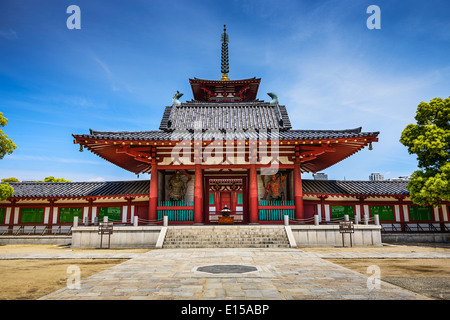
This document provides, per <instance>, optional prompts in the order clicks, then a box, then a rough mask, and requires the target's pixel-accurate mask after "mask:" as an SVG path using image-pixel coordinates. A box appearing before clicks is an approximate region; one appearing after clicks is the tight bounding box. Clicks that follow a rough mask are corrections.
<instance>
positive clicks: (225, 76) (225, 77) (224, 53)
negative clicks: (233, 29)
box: [220, 24, 230, 81]
mask: <svg viewBox="0 0 450 320" xmlns="http://www.w3.org/2000/svg"><path fill="white" fill-rule="evenodd" d="M221 42H222V56H221V63H220V67H221V72H222V79H220V80H221V81H229V80H230V79H228V72H229V71H230V67H229V62H228V34H227V25H225V24H224V25H223V33H222V37H221Z"/></svg>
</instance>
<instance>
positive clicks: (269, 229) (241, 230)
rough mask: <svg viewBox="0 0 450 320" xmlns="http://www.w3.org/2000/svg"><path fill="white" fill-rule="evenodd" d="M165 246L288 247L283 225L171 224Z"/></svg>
mask: <svg viewBox="0 0 450 320" xmlns="http://www.w3.org/2000/svg"><path fill="white" fill-rule="evenodd" d="M162 247H163V248H289V247H290V246H289V240H288V237H287V235H286V231H285V228H284V226H273V225H270V226H266V225H263V226H261V225H252V226H172V227H167V233H166V236H165V239H164V242H163V246H162Z"/></svg>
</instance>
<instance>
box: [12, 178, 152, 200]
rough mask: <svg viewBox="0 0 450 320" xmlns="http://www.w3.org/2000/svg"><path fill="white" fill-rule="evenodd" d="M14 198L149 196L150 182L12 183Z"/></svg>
mask: <svg viewBox="0 0 450 320" xmlns="http://www.w3.org/2000/svg"><path fill="white" fill-rule="evenodd" d="M10 185H11V186H12V187H13V188H14V195H13V197H19V198H21V197H25V198H34V197H88V196H126V195H142V194H148V192H149V190H150V182H149V181H148V180H137V181H108V182H105V181H103V182H22V183H10Z"/></svg>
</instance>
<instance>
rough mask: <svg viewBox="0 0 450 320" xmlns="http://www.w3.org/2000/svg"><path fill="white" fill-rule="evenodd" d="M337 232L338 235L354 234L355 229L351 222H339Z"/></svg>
mask: <svg viewBox="0 0 450 320" xmlns="http://www.w3.org/2000/svg"><path fill="white" fill-rule="evenodd" d="M339 232H340V233H354V232H355V227H354V226H353V222H352V221H341V222H339Z"/></svg>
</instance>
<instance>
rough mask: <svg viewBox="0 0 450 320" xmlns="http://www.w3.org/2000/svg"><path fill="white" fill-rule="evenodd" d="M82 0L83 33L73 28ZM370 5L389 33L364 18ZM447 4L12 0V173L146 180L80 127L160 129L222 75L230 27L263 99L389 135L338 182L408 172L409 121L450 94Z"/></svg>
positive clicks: (0, 24) (4, 45) (6, 39)
mask: <svg viewBox="0 0 450 320" xmlns="http://www.w3.org/2000/svg"><path fill="white" fill-rule="evenodd" d="M72 4H75V5H78V6H79V7H80V9H81V29H80V30H69V29H68V28H67V27H66V20H67V18H68V17H69V16H70V15H69V14H67V13H66V9H67V7H68V6H69V5H72ZM372 4H375V5H378V6H379V7H380V9H381V29H379V30H369V29H368V28H367V26H366V20H367V19H368V18H369V16H370V14H367V13H366V9H367V7H368V6H369V5H372ZM449 12H450V2H448V1H447V0H440V1H439V0H428V1H425V0H421V1H400V0H398V1H395V0H389V1H384V0H383V1H381V0H371V1H364V0H361V1H348V0H340V1H300V0H296V1H294V0H292V1H289V0H286V1H283V0H277V1H270V0H255V1H251V0H240V1H206V0H205V1H195V0H189V1H187V0H185V1H170V0H169V1H167V0H166V1H144V0H141V1H136V0H134V1H133V0H131V1H111V0H108V1H106V0H96V1H93V0H89V1H85V0H71V1H64V0H53V1H46V0H40V1H24V0H1V1H0V112H3V113H4V116H5V117H6V118H8V119H9V122H8V125H7V126H6V127H4V128H3V130H4V131H5V132H6V133H7V134H8V135H9V137H10V138H12V139H13V141H14V142H15V143H16V144H17V146H18V147H17V149H16V150H15V151H14V153H13V154H12V155H9V156H6V157H5V158H4V159H2V160H0V177H1V178H4V177H17V178H18V179H20V180H41V179H43V178H45V177H46V176H50V175H51V176H55V177H63V178H66V179H69V180H72V181H91V180H133V179H136V176H135V175H134V174H132V173H130V172H128V171H125V170H123V169H120V168H118V167H116V166H114V165H112V164H111V163H109V162H107V161H104V160H103V159H101V158H99V157H96V156H95V155H93V154H92V153H90V152H87V151H85V152H82V153H81V152H79V151H78V149H79V148H78V145H74V144H73V138H72V134H73V133H88V132H89V128H92V129H94V130H105V131H108V130H111V131H141V130H157V129H158V127H159V123H160V119H161V117H162V114H163V111H164V107H165V106H167V105H170V104H171V99H172V95H173V94H174V93H175V92H176V91H177V90H179V91H180V92H183V93H184V96H183V98H182V101H185V100H191V99H192V92H191V90H190V86H189V82H188V79H189V78H192V77H198V78H205V79H220V76H221V74H220V34H221V33H222V31H223V25H224V24H226V25H227V31H228V33H229V36H230V43H229V55H230V73H229V77H230V78H231V79H242V78H249V77H254V76H256V77H258V78H261V79H262V80H261V85H260V90H259V94H258V98H259V99H262V100H270V98H269V97H268V96H267V95H266V93H267V92H276V93H277V94H278V96H279V100H280V103H281V104H283V105H286V107H287V109H288V112H289V115H290V118H291V122H292V124H293V127H294V128H295V129H335V130H339V129H347V128H356V127H360V126H362V128H363V131H380V132H381V133H380V135H379V142H378V143H375V144H374V148H373V150H372V151H369V150H367V149H365V150H363V151H361V152H359V153H357V154H355V155H353V156H352V157H350V158H348V159H346V160H344V161H342V162H341V163H339V164H336V165H335V166H333V167H331V168H329V169H327V170H325V172H326V173H327V174H328V176H329V178H330V179H344V178H345V179H347V180H352V179H353V180H366V179H368V176H369V174H370V173H371V172H380V173H382V174H384V175H385V177H386V178H396V177H398V176H404V175H410V174H411V173H412V172H413V171H414V170H415V169H416V159H415V157H414V156H413V155H409V154H408V152H407V150H406V148H405V147H404V146H403V145H401V144H400V142H399V138H400V134H401V132H402V130H403V128H404V127H405V126H406V125H407V124H408V123H411V122H413V121H414V115H415V111H416V108H417V105H418V104H419V103H420V102H421V101H429V100H431V99H432V98H434V97H442V98H445V97H448V96H450V90H449V89H450V59H449V52H450V18H449ZM148 177H149V176H148V175H141V176H140V179H148ZM309 177H310V175H309V174H305V175H304V178H309Z"/></svg>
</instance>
